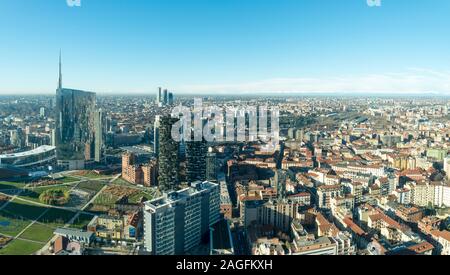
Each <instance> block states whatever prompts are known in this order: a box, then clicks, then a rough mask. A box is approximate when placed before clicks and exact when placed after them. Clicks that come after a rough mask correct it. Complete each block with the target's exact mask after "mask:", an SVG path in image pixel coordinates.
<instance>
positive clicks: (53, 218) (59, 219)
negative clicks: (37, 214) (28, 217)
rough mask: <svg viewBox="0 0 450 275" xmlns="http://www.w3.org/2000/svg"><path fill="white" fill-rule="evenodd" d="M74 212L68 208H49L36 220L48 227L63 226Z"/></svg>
mask: <svg viewBox="0 0 450 275" xmlns="http://www.w3.org/2000/svg"><path fill="white" fill-rule="evenodd" d="M75 214H76V213H75V212H72V211H69V210H64V209H56V208H51V209H50V210H49V211H48V212H47V213H45V215H44V216H42V217H41V218H40V219H39V220H38V222H40V223H44V224H46V225H48V226H50V227H58V226H63V225H65V224H66V223H67V222H69V221H70V220H71V219H72V218H73V217H74V216H75Z"/></svg>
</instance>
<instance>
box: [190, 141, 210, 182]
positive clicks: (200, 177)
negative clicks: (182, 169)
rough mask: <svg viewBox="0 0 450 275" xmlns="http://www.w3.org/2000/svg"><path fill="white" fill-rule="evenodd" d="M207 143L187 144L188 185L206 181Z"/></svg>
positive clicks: (191, 142)
mask: <svg viewBox="0 0 450 275" xmlns="http://www.w3.org/2000/svg"><path fill="white" fill-rule="evenodd" d="M206 153H207V147H206V141H204V140H203V141H187V142H186V180H187V182H188V183H192V182H195V181H205V180H206Z"/></svg>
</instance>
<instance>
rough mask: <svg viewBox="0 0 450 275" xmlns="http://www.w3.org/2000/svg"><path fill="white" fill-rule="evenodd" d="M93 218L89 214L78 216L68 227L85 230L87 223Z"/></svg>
mask: <svg viewBox="0 0 450 275" xmlns="http://www.w3.org/2000/svg"><path fill="white" fill-rule="evenodd" d="M93 218H94V215H89V214H84V213H82V214H80V215H79V216H78V218H77V219H75V220H74V221H73V224H71V225H70V226H69V227H71V228H77V229H86V226H87V225H88V224H89V222H90V221H91V220H92V219H93Z"/></svg>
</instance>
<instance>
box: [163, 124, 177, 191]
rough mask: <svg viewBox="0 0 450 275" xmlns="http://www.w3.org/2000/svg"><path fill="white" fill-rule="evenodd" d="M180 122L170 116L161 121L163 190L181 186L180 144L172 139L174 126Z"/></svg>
mask: <svg viewBox="0 0 450 275" xmlns="http://www.w3.org/2000/svg"><path fill="white" fill-rule="evenodd" d="M177 121H178V119H177V118H172V117H170V116H164V117H161V118H160V120H159V123H160V124H159V177H158V183H159V186H160V189H161V190H165V191H166V190H176V189H177V188H178V185H179V164H180V162H179V158H178V146H179V145H178V142H176V141H175V140H173V139H172V126H173V125H174V124H175V123H176V122H177Z"/></svg>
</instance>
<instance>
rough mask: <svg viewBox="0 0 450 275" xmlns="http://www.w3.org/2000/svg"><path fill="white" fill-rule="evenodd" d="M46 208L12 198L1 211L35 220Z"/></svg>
mask: <svg viewBox="0 0 450 275" xmlns="http://www.w3.org/2000/svg"><path fill="white" fill-rule="evenodd" d="M47 209H48V208H47V207H42V206H38V205H33V204H31V203H27V202H24V201H21V200H18V199H14V200H12V201H11V202H10V203H9V204H8V205H7V206H6V207H5V208H4V209H3V211H4V212H7V213H10V214H13V215H15V216H21V217H24V218H26V219H30V220H35V219H36V218H38V217H39V216H40V215H41V214H42V213H44V211H45V210H47Z"/></svg>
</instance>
